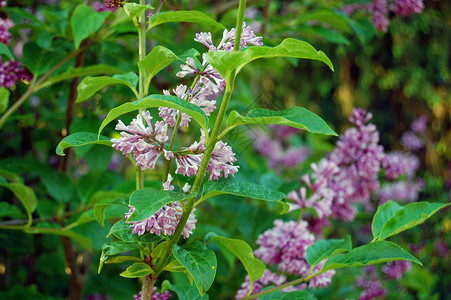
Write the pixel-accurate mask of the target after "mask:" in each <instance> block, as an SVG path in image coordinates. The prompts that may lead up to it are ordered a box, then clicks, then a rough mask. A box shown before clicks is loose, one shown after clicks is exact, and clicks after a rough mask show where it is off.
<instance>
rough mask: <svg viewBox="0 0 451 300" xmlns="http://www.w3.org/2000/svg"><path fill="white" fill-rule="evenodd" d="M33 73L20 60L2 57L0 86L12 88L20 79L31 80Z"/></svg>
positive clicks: (0, 62)
mask: <svg viewBox="0 0 451 300" xmlns="http://www.w3.org/2000/svg"><path fill="white" fill-rule="evenodd" d="M31 79H33V75H32V74H31V73H30V71H28V69H27V68H26V67H23V66H22V64H21V63H20V62H18V61H14V60H10V61H7V62H4V63H3V62H2V61H1V59H0V87H6V88H12V87H13V86H14V85H15V84H16V83H17V82H18V81H31Z"/></svg>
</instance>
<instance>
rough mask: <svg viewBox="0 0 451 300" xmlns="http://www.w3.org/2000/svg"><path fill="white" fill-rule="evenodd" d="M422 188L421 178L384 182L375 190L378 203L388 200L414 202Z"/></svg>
mask: <svg viewBox="0 0 451 300" xmlns="http://www.w3.org/2000/svg"><path fill="white" fill-rule="evenodd" d="M422 189H423V182H422V181H421V180H417V181H416V182H415V181H396V182H387V183H384V184H383V185H382V186H381V188H380V189H379V190H378V191H377V193H376V194H377V197H378V198H379V204H383V203H385V202H387V201H388V200H394V201H409V202H415V201H417V200H418V194H419V193H420V191H421V190H422Z"/></svg>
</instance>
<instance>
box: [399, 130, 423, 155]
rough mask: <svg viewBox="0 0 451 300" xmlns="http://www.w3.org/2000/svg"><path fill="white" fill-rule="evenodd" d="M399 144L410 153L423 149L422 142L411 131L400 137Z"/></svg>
mask: <svg viewBox="0 0 451 300" xmlns="http://www.w3.org/2000/svg"><path fill="white" fill-rule="evenodd" d="M401 144H402V145H403V146H404V147H405V148H406V149H407V150H411V151H416V150H419V149H421V148H423V146H424V143H423V140H422V139H420V138H419V137H418V136H417V135H416V134H415V133H413V131H407V132H405V133H404V134H403V135H402V136H401Z"/></svg>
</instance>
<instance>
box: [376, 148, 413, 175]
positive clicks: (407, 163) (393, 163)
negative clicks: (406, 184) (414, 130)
mask: <svg viewBox="0 0 451 300" xmlns="http://www.w3.org/2000/svg"><path fill="white" fill-rule="evenodd" d="M381 163H382V167H383V168H384V169H385V176H386V177H387V179H388V180H395V179H398V177H399V176H401V175H403V174H405V175H406V177H407V178H412V177H413V176H415V172H416V171H417V169H418V167H419V166H420V161H419V159H418V157H416V156H415V155H413V154H410V153H403V152H399V151H393V152H390V153H387V154H384V156H383V157H382V161H381Z"/></svg>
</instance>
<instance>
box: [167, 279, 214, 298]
mask: <svg viewBox="0 0 451 300" xmlns="http://www.w3.org/2000/svg"><path fill="white" fill-rule="evenodd" d="M182 276H183V277H182ZM180 277H181V278H180ZM168 285H169V287H168V288H169V289H170V290H171V291H173V292H175V293H176V294H177V296H178V299H184V300H185V299H186V300H208V299H209V296H208V294H205V295H203V296H201V295H200V294H199V290H198V289H197V288H196V287H195V285H193V284H192V283H190V282H189V281H188V278H187V276H185V275H181V276H179V279H178V280H177V281H176V283H175V284H172V283H170V282H169V281H168V280H165V281H163V284H162V286H161V287H162V288H163V287H164V286H168Z"/></svg>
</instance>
